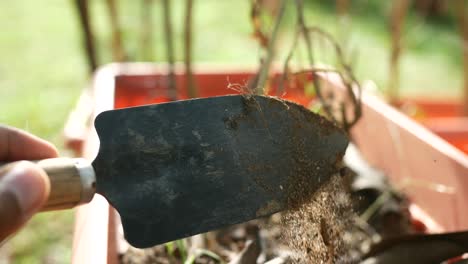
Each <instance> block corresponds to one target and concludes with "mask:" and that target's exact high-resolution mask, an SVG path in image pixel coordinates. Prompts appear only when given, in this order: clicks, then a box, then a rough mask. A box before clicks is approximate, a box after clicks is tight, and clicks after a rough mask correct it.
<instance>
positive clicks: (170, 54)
mask: <svg viewBox="0 0 468 264" xmlns="http://www.w3.org/2000/svg"><path fill="white" fill-rule="evenodd" d="M162 3H163V10H162V11H163V18H164V22H163V24H164V35H165V38H166V54H167V64H168V69H169V73H168V82H167V83H168V97H169V99H171V100H176V99H177V90H176V89H177V88H176V87H177V86H176V79H175V67H174V44H173V43H174V41H173V35H172V23H171V5H170V0H163V1H162Z"/></svg>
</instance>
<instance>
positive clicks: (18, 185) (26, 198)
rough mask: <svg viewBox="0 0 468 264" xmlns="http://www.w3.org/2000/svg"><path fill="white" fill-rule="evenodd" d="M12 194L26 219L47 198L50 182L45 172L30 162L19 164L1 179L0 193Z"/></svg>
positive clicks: (12, 166)
mask: <svg viewBox="0 0 468 264" xmlns="http://www.w3.org/2000/svg"><path fill="white" fill-rule="evenodd" d="M3 192H6V193H11V194H13V196H14V197H15V198H16V201H17V203H18V206H19V209H20V211H21V213H22V215H23V217H24V218H28V217H30V216H31V215H32V214H33V213H34V212H36V211H37V210H39V208H40V207H41V206H42V204H43V203H44V201H45V199H46V198H47V192H48V182H46V178H45V175H44V172H42V171H41V170H40V169H38V168H36V167H35V165H34V164H32V163H30V162H18V163H16V164H14V165H13V164H12V165H11V168H9V169H7V171H6V173H5V174H4V175H3V177H1V178H0V193H3Z"/></svg>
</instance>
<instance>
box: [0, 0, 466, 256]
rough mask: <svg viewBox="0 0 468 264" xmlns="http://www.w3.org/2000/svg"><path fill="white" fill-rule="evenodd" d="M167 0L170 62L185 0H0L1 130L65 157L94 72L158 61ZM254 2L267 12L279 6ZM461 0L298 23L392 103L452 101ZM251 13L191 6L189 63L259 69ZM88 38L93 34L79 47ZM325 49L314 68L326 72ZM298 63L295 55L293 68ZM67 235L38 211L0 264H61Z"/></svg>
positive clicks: (364, 4) (329, 5)
mask: <svg viewBox="0 0 468 264" xmlns="http://www.w3.org/2000/svg"><path fill="white" fill-rule="evenodd" d="M164 2H167V3H170V14H171V17H170V18H169V19H170V20H171V23H172V28H173V38H174V39H173V50H174V58H175V61H182V60H183V54H184V53H183V48H184V46H183V37H184V18H185V16H186V13H185V12H186V11H185V10H186V9H185V8H186V6H185V4H186V1H185V0H169V1H165V0H154V1H153V0H139V1H135V0H93V1H85V0H74V1H63V0H42V1H31V0H29V1H28V0H16V1H0V25H2V26H1V28H2V29H1V33H0V107H1V112H0V123H1V124H7V125H11V126H15V127H18V128H21V129H24V130H26V131H29V132H31V133H34V134H36V135H38V136H40V137H42V138H45V139H47V140H49V141H51V142H53V143H54V144H56V145H57V146H58V148H59V149H60V151H61V155H64V156H66V155H71V152H68V151H67V150H66V149H65V148H64V144H63V141H64V140H63V136H62V133H63V126H64V123H65V121H66V119H67V116H68V114H69V112H70V111H71V110H72V109H73V107H74V105H75V103H76V101H77V99H78V97H79V95H80V93H81V92H82V90H83V89H84V88H85V87H87V86H88V85H89V83H90V79H91V76H92V75H91V74H92V72H93V70H94V69H95V68H96V67H98V66H100V65H104V64H107V63H110V62H113V61H150V62H161V63H163V62H166V61H167V58H168V56H167V55H168V54H167V46H166V42H165V41H166V38H165V33H164V32H165V31H164V30H165V28H164V26H165V23H164V14H165V10H166V9H165V8H164ZM263 2H264V4H265V5H266V6H267V7H269V8H270V10H271V14H274V13H275V8H277V2H278V1H276V0H264V1H263ZM464 2H466V1H464V0H456V1H449V0H445V1H444V0H412V1H410V0H394V1H377V0H355V1H343V0H338V1H324V0H322V1H320V0H307V1H305V15H306V19H307V21H308V23H309V24H311V25H314V26H318V27H320V28H322V29H324V30H326V31H327V32H329V33H330V34H332V35H333V36H334V37H335V38H336V39H337V41H338V42H339V43H340V44H341V45H342V49H343V51H344V52H345V55H346V57H347V58H348V60H350V61H351V64H352V66H353V68H354V71H355V72H356V75H357V77H358V79H359V80H361V81H363V80H372V81H373V82H374V83H375V84H376V87H378V90H379V91H381V92H382V93H383V94H389V93H390V94H391V92H389V87H390V88H391V89H394V90H397V91H398V92H397V93H398V95H399V96H407V97H412V96H417V97H447V98H461V97H462V95H463V91H464V89H463V85H464V78H465V76H466V73H465V72H464V70H463V69H464V68H463V58H464V57H463V49H462V47H463V45H462V43H463V42H462V39H463V38H462V34H461V33H462V31H463V30H462V28H463V27H462V24H465V25H466V24H467V23H466V18H465V19H464V20H463V19H462V14H463V13H464V14H465V17H466V4H464ZM251 5H252V1H250V0H238V1H229V0H194V1H193V10H192V12H193V22H192V23H193V24H192V31H193V32H192V33H193V40H192V44H193V47H192V51H193V53H192V54H193V55H192V56H193V62H194V63H199V62H204V63H223V64H236V65H250V66H252V65H253V66H256V65H258V64H259V60H260V57H261V54H262V48H261V45H259V41H258V39H256V38H255V37H254V34H253V32H254V29H253V26H252V21H251ZM460 7H463V8H460ZM460 10H461V11H460ZM293 11H294V10H293V8H289V7H287V8H286V21H285V23H283V24H282V25H281V28H280V33H279V40H278V46H277V58H276V59H277V61H279V62H281V61H282V60H284V57H285V56H286V54H287V53H288V51H289V49H290V47H291V45H292V40H291V37H292V36H293V34H294V30H295V28H294V26H293V25H294V21H295V17H294V12H293ZM86 14H87V15H86ZM166 14H167V13H166ZM262 21H263V26H264V27H266V28H267V29H268V28H270V27H271V26H272V23H273V19H271V18H269V17H268V16H266V17H263V18H262ZM462 21H464V22H462ZM465 32H466V26H465ZM86 33H91V34H92V36H91V35H89V34H88V37H89V38H88V43H90V42H89V41H91V42H92V45H91V44H90V45H88V48H86V45H85V44H84V43H85V41H84V40H85V39H86ZM466 35H467V34H466V33H465V39H467V36H466ZM90 47H91V48H90ZM465 48H466V46H465ZM90 49H91V50H90ZM323 50H325V51H324V55H323V56H320V57H319V62H323V63H328V61H327V56H326V54H325V53H326V49H323ZM304 54H305V51H302V54H301V50H300V49H299V50H298V52H297V55H295V56H297V57H298V61H299V62H300V61H301V56H304ZM320 60H323V61H320ZM1 217H7V216H1ZM72 231H73V210H68V211H63V212H50V213H42V214H39V215H37V216H35V217H34V218H33V220H32V221H30V223H29V224H28V226H27V227H26V228H25V229H23V230H22V231H20V232H19V233H18V234H17V235H16V236H15V237H14V238H12V239H11V240H10V241H8V242H7V243H6V244H4V245H3V246H2V247H1V248H0V263H10V261H12V262H13V263H68V262H69V261H70V257H71V246H72V245H71V241H72V235H73V234H72Z"/></svg>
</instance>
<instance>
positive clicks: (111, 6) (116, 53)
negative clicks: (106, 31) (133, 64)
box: [106, 0, 126, 61]
mask: <svg viewBox="0 0 468 264" xmlns="http://www.w3.org/2000/svg"><path fill="white" fill-rule="evenodd" d="M106 3H107V9H108V11H109V18H110V24H111V29H112V59H113V60H114V61H124V60H125V58H126V55H125V52H124V49H123V44H122V29H121V27H120V23H119V15H118V11H117V5H116V2H115V0H107V1H106Z"/></svg>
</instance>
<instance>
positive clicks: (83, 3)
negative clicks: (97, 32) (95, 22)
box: [75, 0, 98, 73]
mask: <svg viewBox="0 0 468 264" xmlns="http://www.w3.org/2000/svg"><path fill="white" fill-rule="evenodd" d="M75 6H76V9H77V11H78V18H79V20H80V24H81V29H82V30H83V38H84V48H85V52H86V57H87V59H88V67H89V71H90V73H93V72H94V70H96V68H97V65H98V62H97V56H96V50H95V47H94V37H93V32H92V29H91V21H90V20H91V19H90V16H89V10H88V0H75Z"/></svg>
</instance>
